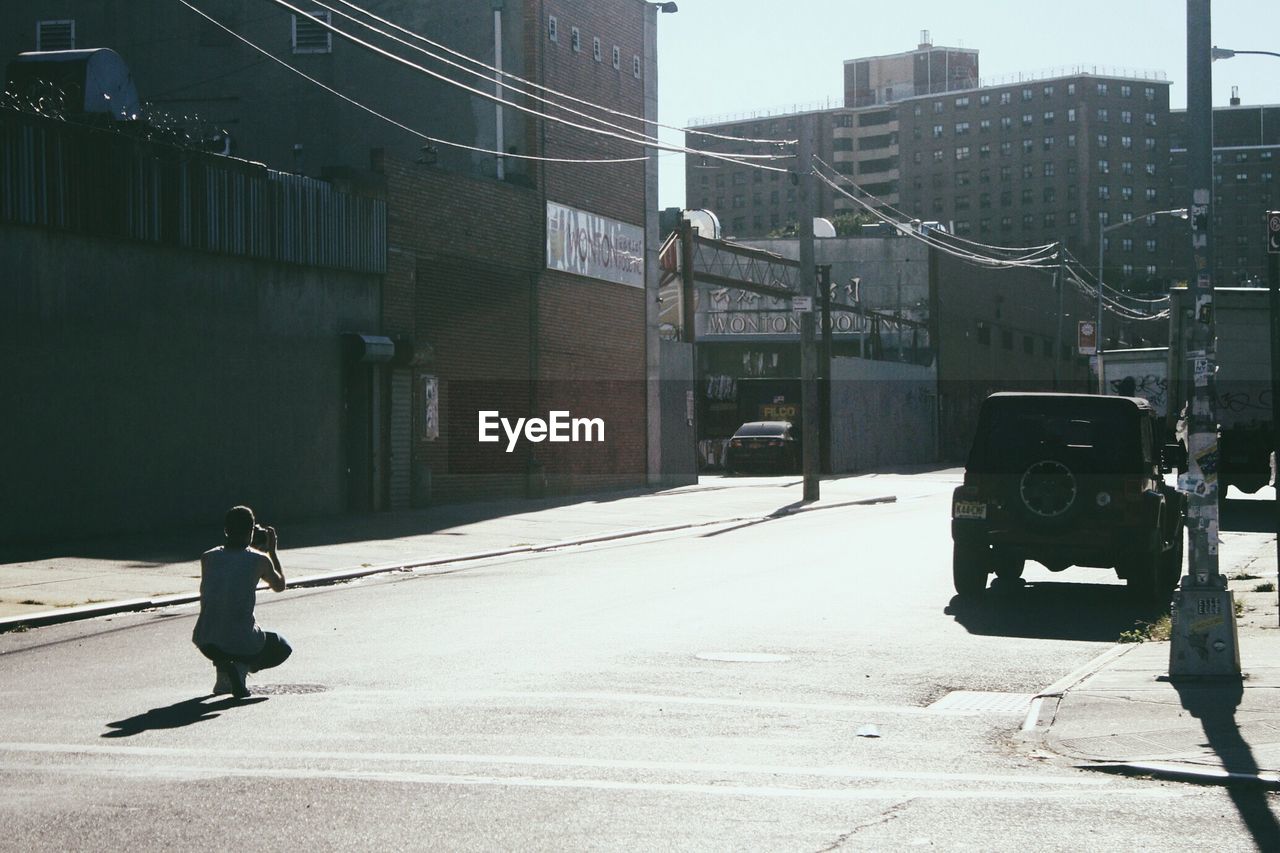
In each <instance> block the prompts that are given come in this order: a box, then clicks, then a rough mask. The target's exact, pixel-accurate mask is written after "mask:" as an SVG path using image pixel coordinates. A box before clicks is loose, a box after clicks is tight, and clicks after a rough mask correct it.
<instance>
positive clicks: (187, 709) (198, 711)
mask: <svg viewBox="0 0 1280 853" xmlns="http://www.w3.org/2000/svg"><path fill="white" fill-rule="evenodd" d="M207 699H213V701H211V702H207V701H205V700H207ZM265 701H267V697H266V696H250V697H249V698H247V699H235V698H232V697H230V696H228V697H226V698H223V699H214V697H212V696H197V697H195V698H194V699H184V700H183V701H181V702H175V703H174V704H172V705H165V706H164V707H163V708H152V709H151V710H150V711H146V712H145V713H142V714H138V715H136V716H133V717H128V718H126V719H123V720H116V721H115V722H113V723H107V728H109V729H110V731H107V732H103V733H102V735H101V736H102V737H109V738H119V737H133V736H134V735H137V734H142V733H143V732H146V731H151V730H153V729H180V728H182V727H183V726H189V725H192V724H193V723H202V722H204V721H205V720H212V719H213V718H215V717H217V716H219V712H220V711H225V710H227V709H228V708H236V707H240V706H243V705H256V704H257V703H259V702H265Z"/></svg>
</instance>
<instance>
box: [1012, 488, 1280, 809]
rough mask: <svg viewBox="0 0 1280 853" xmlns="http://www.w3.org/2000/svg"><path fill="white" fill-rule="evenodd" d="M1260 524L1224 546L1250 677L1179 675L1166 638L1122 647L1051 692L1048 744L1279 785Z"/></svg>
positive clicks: (1271, 578)
mask: <svg viewBox="0 0 1280 853" xmlns="http://www.w3.org/2000/svg"><path fill="white" fill-rule="evenodd" d="M1268 505H1269V502H1268ZM1259 509H1260V508H1259ZM1271 529H1272V530H1274V525H1273V526H1272V528H1271ZM1259 533H1260V531H1259V532H1255V533H1252V534H1239V533H1236V534H1233V533H1231V532H1230V531H1228V530H1226V529H1224V533H1223V540H1224V541H1223V544H1222V549H1221V554H1222V562H1221V567H1220V569H1221V572H1222V574H1223V575H1224V576H1225V577H1227V578H1228V580H1229V588H1230V589H1231V591H1232V593H1233V595H1234V598H1235V601H1236V605H1237V610H1238V611H1240V612H1239V616H1238V618H1237V620H1236V622H1237V632H1238V638H1239V646H1240V662H1241V669H1242V670H1243V678H1242V679H1234V678H1228V679H1204V680H1198V681H1196V680H1193V681H1185V680H1179V681H1177V682H1174V681H1170V680H1169V678H1168V673H1169V643H1168V642H1167V641H1165V642H1147V643H1142V644H1137V645H1121V646H1117V647H1115V648H1114V649H1112V650H1111V651H1110V652H1108V653H1106V654H1104V655H1102V656H1101V657H1100V658H1098V659H1097V660H1096V661H1095V662H1094V665H1093V667H1092V668H1091V671H1087V674H1085V675H1084V676H1083V677H1082V678H1080V679H1079V680H1078V681H1076V683H1074V684H1062V685H1059V686H1058V688H1050V689H1049V690H1048V691H1047V692H1046V694H1044V696H1043V699H1042V700H1041V704H1040V706H1039V708H1038V719H1037V720H1036V721H1035V725H1036V729H1037V731H1038V734H1039V736H1040V737H1041V738H1042V742H1043V744H1044V745H1045V746H1046V747H1048V748H1049V749H1050V750H1052V751H1054V752H1056V753H1058V754H1060V755H1063V756H1066V757H1067V758H1070V759H1074V760H1076V761H1077V762H1078V764H1077V766H1079V767H1083V768H1093V769H1098V770H1103V771H1111V772H1121V773H1133V774H1138V775H1147V776H1155V777H1159V778H1168V779H1179V780H1184V781H1193V782H1200V783H1206V784H1232V785H1240V784H1247V785H1260V786H1264V787H1266V788H1271V789H1280V625H1278V619H1280V608H1278V607H1277V602H1276V592H1275V588H1274V585H1275V583H1276V550H1275V548H1276V544H1275V536H1274V534H1271V535H1259ZM1268 583H1269V584H1271V585H1272V587H1271V589H1269V590H1266V591H1258V590H1257V587H1259V586H1263V585H1266V584H1268ZM1036 710H1037V709H1035V708H1033V713H1036ZM1031 722H1032V721H1031V720H1029V721H1028V723H1029V724H1030V723H1031Z"/></svg>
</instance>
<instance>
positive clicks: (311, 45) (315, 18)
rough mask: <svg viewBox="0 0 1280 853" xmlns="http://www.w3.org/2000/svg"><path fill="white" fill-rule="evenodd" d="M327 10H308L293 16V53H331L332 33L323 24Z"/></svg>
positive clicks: (325, 21)
mask: <svg viewBox="0 0 1280 853" xmlns="http://www.w3.org/2000/svg"><path fill="white" fill-rule="evenodd" d="M327 23H329V13H328V12H321V11H316V12H308V13H307V14H305V15H294V16H293V52H294V53H333V33H332V32H330V31H329V30H328V29H327V28H326V27H325V26H324V25H325V24H327Z"/></svg>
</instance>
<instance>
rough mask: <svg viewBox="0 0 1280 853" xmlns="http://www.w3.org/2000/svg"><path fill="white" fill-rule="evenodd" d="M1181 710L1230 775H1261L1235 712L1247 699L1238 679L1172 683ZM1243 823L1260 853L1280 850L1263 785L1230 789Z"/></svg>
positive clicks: (1277, 825) (1279, 832)
mask: <svg viewBox="0 0 1280 853" xmlns="http://www.w3.org/2000/svg"><path fill="white" fill-rule="evenodd" d="M1172 683H1173V686H1174V689H1176V690H1177V691H1178V698H1179V699H1180V700H1181V702H1182V707H1183V708H1185V709H1186V710H1187V712H1188V713H1190V714H1191V716H1193V717H1195V718H1196V719H1198V720H1199V721H1200V725H1201V726H1202V727H1203V728H1204V734H1205V739H1206V740H1208V742H1209V746H1210V747H1212V749H1213V751H1214V753H1215V754H1216V755H1217V756H1218V758H1219V760H1221V761H1222V767H1223V769H1224V770H1226V771H1227V772H1228V773H1240V774H1244V775H1245V776H1254V775H1256V774H1257V773H1258V772H1259V769H1260V768H1259V766H1258V761H1257V759H1256V758H1254V756H1253V750H1252V749H1251V748H1250V747H1249V744H1248V743H1247V742H1246V741H1245V739H1244V738H1242V737H1241V736H1240V726H1239V725H1238V724H1237V723H1236V709H1237V708H1238V707H1239V705H1240V700H1241V699H1242V698H1243V697H1244V685H1243V683H1242V682H1241V681H1240V679H1239V678H1226V679H1217V678H1214V679H1181V678H1178V679H1173V681H1172ZM1227 793H1228V795H1229V796H1230V797H1231V802H1232V803H1233V804H1234V805H1235V807H1236V811H1237V812H1239V813H1240V819H1241V820H1242V821H1243V822H1244V824H1245V826H1247V827H1248V828H1249V832H1250V834H1251V835H1252V836H1253V840H1254V843H1255V844H1256V845H1257V847H1258V849H1259V850H1280V823H1277V821H1276V816H1275V814H1273V813H1272V811H1271V806H1270V802H1271V795H1270V794H1268V791H1267V788H1266V787H1265V786H1264V785H1251V784H1247V783H1244V784H1235V785H1230V786H1228V788H1227Z"/></svg>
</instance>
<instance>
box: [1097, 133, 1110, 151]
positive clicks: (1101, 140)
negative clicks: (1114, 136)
mask: <svg viewBox="0 0 1280 853" xmlns="http://www.w3.org/2000/svg"><path fill="white" fill-rule="evenodd" d="M1110 141H1111V140H1110V138H1109V137H1108V136H1107V135H1106V134H1105V133H1099V134H1098V147H1099V148H1106V147H1107V145H1108V143H1109V142H1110Z"/></svg>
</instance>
